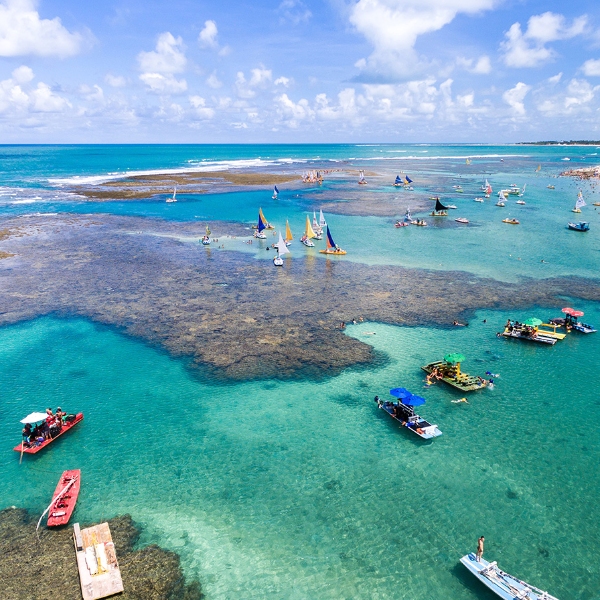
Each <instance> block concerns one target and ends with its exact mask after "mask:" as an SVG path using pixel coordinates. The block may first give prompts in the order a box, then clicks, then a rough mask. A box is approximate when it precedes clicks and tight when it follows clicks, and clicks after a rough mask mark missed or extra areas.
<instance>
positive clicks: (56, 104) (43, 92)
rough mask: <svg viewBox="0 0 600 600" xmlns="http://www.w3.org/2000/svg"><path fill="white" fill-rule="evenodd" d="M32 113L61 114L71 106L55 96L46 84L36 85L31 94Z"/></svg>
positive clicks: (63, 99)
mask: <svg viewBox="0 0 600 600" xmlns="http://www.w3.org/2000/svg"><path fill="white" fill-rule="evenodd" d="M31 100H32V101H33V104H32V110H33V111H34V112H49V113H54V112H61V111H62V110H64V109H65V108H67V107H70V106H71V104H70V103H69V102H68V101H67V100H66V99H65V98H63V97H61V96H59V95H58V94H55V93H54V92H53V91H52V89H51V88H50V86H49V85H48V84H46V83H41V82H40V83H38V84H37V88H36V89H35V90H34V91H33V92H32V93H31Z"/></svg>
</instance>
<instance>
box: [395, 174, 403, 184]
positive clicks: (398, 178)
mask: <svg viewBox="0 0 600 600" xmlns="http://www.w3.org/2000/svg"><path fill="white" fill-rule="evenodd" d="M394 183H402V179H400V175H396V181H394Z"/></svg>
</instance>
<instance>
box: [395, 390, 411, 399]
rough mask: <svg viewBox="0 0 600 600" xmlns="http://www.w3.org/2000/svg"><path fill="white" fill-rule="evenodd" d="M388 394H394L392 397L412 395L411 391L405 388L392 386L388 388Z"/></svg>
mask: <svg viewBox="0 0 600 600" xmlns="http://www.w3.org/2000/svg"><path fill="white" fill-rule="evenodd" d="M390 394H391V395H392V396H394V398H410V397H411V396H412V393H411V392H409V391H408V390H407V389H406V388H394V389H393V390H390Z"/></svg>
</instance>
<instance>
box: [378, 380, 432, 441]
mask: <svg viewBox="0 0 600 600" xmlns="http://www.w3.org/2000/svg"><path fill="white" fill-rule="evenodd" d="M396 389H397V390H403V388H396ZM394 391H396V390H390V393H391V392H394ZM404 391H406V392H407V395H406V396H404V397H403V398H398V402H396V403H394V402H390V401H383V400H380V399H379V397H377V396H376V397H375V402H377V406H378V407H379V408H381V409H382V410H384V411H385V412H386V413H387V414H388V415H390V417H392V419H394V420H395V421H398V423H400V424H401V425H402V427H406V428H407V429H408V430H409V431H412V432H413V433H414V434H416V435H418V436H419V437H420V438H421V439H423V440H431V439H433V438H436V437H439V436H440V435H442V432H441V431H440V430H439V428H438V426H437V425H433V424H431V423H429V421H426V420H425V419H423V417H420V416H419V415H418V414H416V413H415V409H414V407H415V406H421V405H423V404H425V399H424V398H420V397H419V396H414V395H412V394H410V392H408V390H404Z"/></svg>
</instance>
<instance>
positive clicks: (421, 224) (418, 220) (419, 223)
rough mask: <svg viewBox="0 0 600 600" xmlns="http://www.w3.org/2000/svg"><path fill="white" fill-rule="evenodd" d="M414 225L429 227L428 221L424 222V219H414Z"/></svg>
mask: <svg viewBox="0 0 600 600" xmlns="http://www.w3.org/2000/svg"><path fill="white" fill-rule="evenodd" d="M412 224H413V225H416V226H417V227H427V221H424V220H423V219H413V221H412Z"/></svg>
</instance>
